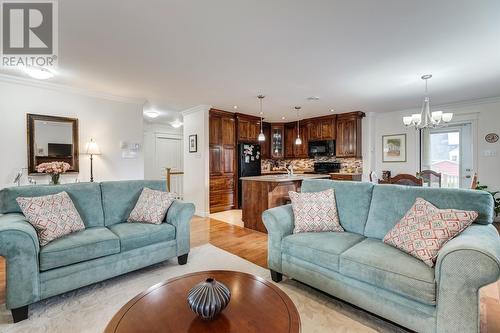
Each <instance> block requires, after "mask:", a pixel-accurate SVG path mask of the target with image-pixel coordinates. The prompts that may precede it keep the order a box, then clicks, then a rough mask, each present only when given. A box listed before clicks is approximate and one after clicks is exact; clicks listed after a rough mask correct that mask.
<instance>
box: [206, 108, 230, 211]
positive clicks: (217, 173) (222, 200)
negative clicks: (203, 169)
mask: <svg viewBox="0 0 500 333" xmlns="http://www.w3.org/2000/svg"><path fill="white" fill-rule="evenodd" d="M208 151H209V168H210V189H209V192H210V212H211V213H215V212H219V211H223V210H228V209H233V208H234V207H235V204H236V203H235V197H236V195H235V192H236V186H235V179H236V154H237V152H236V125H235V119H234V115H233V114H232V113H230V112H226V111H222V110H216V109H211V110H210V112H209V150H208Z"/></svg>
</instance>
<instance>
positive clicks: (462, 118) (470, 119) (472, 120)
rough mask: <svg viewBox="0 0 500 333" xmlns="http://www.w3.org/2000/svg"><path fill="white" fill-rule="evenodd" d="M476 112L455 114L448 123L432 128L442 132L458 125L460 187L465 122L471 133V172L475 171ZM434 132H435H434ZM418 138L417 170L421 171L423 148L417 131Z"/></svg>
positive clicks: (476, 146)
mask: <svg viewBox="0 0 500 333" xmlns="http://www.w3.org/2000/svg"><path fill="white" fill-rule="evenodd" d="M477 116H478V114H477V113H466V114H459V115H457V116H456V118H458V119H455V120H454V121H452V122H450V123H448V124H447V125H446V126H445V127H442V128H437V129H434V130H436V131H439V130H443V132H446V129H447V128H450V127H458V128H459V131H460V161H459V166H460V168H459V188H462V183H463V179H462V172H463V171H462V161H461V159H462V157H463V144H462V126H463V125H466V124H470V126H471V133H470V140H471V143H470V145H471V163H472V165H471V173H477V165H478V164H477V163H478V162H477V161H478V151H479V148H478V130H477V122H478V117H477ZM435 133H436V132H435ZM418 137H419V140H418V141H417V142H418V143H419V145H420V147H419V149H418V152H419V166H418V167H419V171H422V150H423V135H422V132H421V131H419V134H418Z"/></svg>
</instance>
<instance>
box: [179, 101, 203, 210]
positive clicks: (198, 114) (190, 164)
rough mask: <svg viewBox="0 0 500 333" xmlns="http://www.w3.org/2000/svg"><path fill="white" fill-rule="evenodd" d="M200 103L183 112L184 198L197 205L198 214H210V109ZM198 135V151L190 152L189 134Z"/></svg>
mask: <svg viewBox="0 0 500 333" xmlns="http://www.w3.org/2000/svg"><path fill="white" fill-rule="evenodd" d="M209 110H210V106H207V105H200V106H197V107H194V108H191V109H188V110H186V111H184V112H182V115H183V117H184V200H185V201H187V202H192V203H194V204H195V206H196V213H195V214H196V215H198V216H208V214H209V211H210V207H209V165H208V163H209V160H208V135H209V133H208V111H209ZM194 134H196V135H198V152H196V153H190V152H189V136H190V135H194Z"/></svg>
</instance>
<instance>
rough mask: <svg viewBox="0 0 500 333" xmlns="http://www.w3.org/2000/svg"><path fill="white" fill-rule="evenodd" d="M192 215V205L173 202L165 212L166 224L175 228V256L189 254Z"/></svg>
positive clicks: (177, 201)
mask: <svg viewBox="0 0 500 333" xmlns="http://www.w3.org/2000/svg"><path fill="white" fill-rule="evenodd" d="M193 215H194V205H193V204H192V203H187V202H182V201H179V200H175V201H174V202H173V203H172V205H171V206H170V207H169V209H168V212H167V223H170V224H172V225H173V226H174V227H175V239H176V241H177V255H178V256H180V255H183V254H186V253H189V248H190V231H191V230H190V223H189V222H190V221H191V218H192V217H193Z"/></svg>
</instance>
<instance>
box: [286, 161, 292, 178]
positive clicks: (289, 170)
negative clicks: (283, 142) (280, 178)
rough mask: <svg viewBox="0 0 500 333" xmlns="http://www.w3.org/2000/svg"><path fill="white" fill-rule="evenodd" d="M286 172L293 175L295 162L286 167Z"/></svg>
mask: <svg viewBox="0 0 500 333" xmlns="http://www.w3.org/2000/svg"><path fill="white" fill-rule="evenodd" d="M286 173H287V174H288V175H289V176H293V164H292V163H290V164H289V165H288V167H287V168H286Z"/></svg>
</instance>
